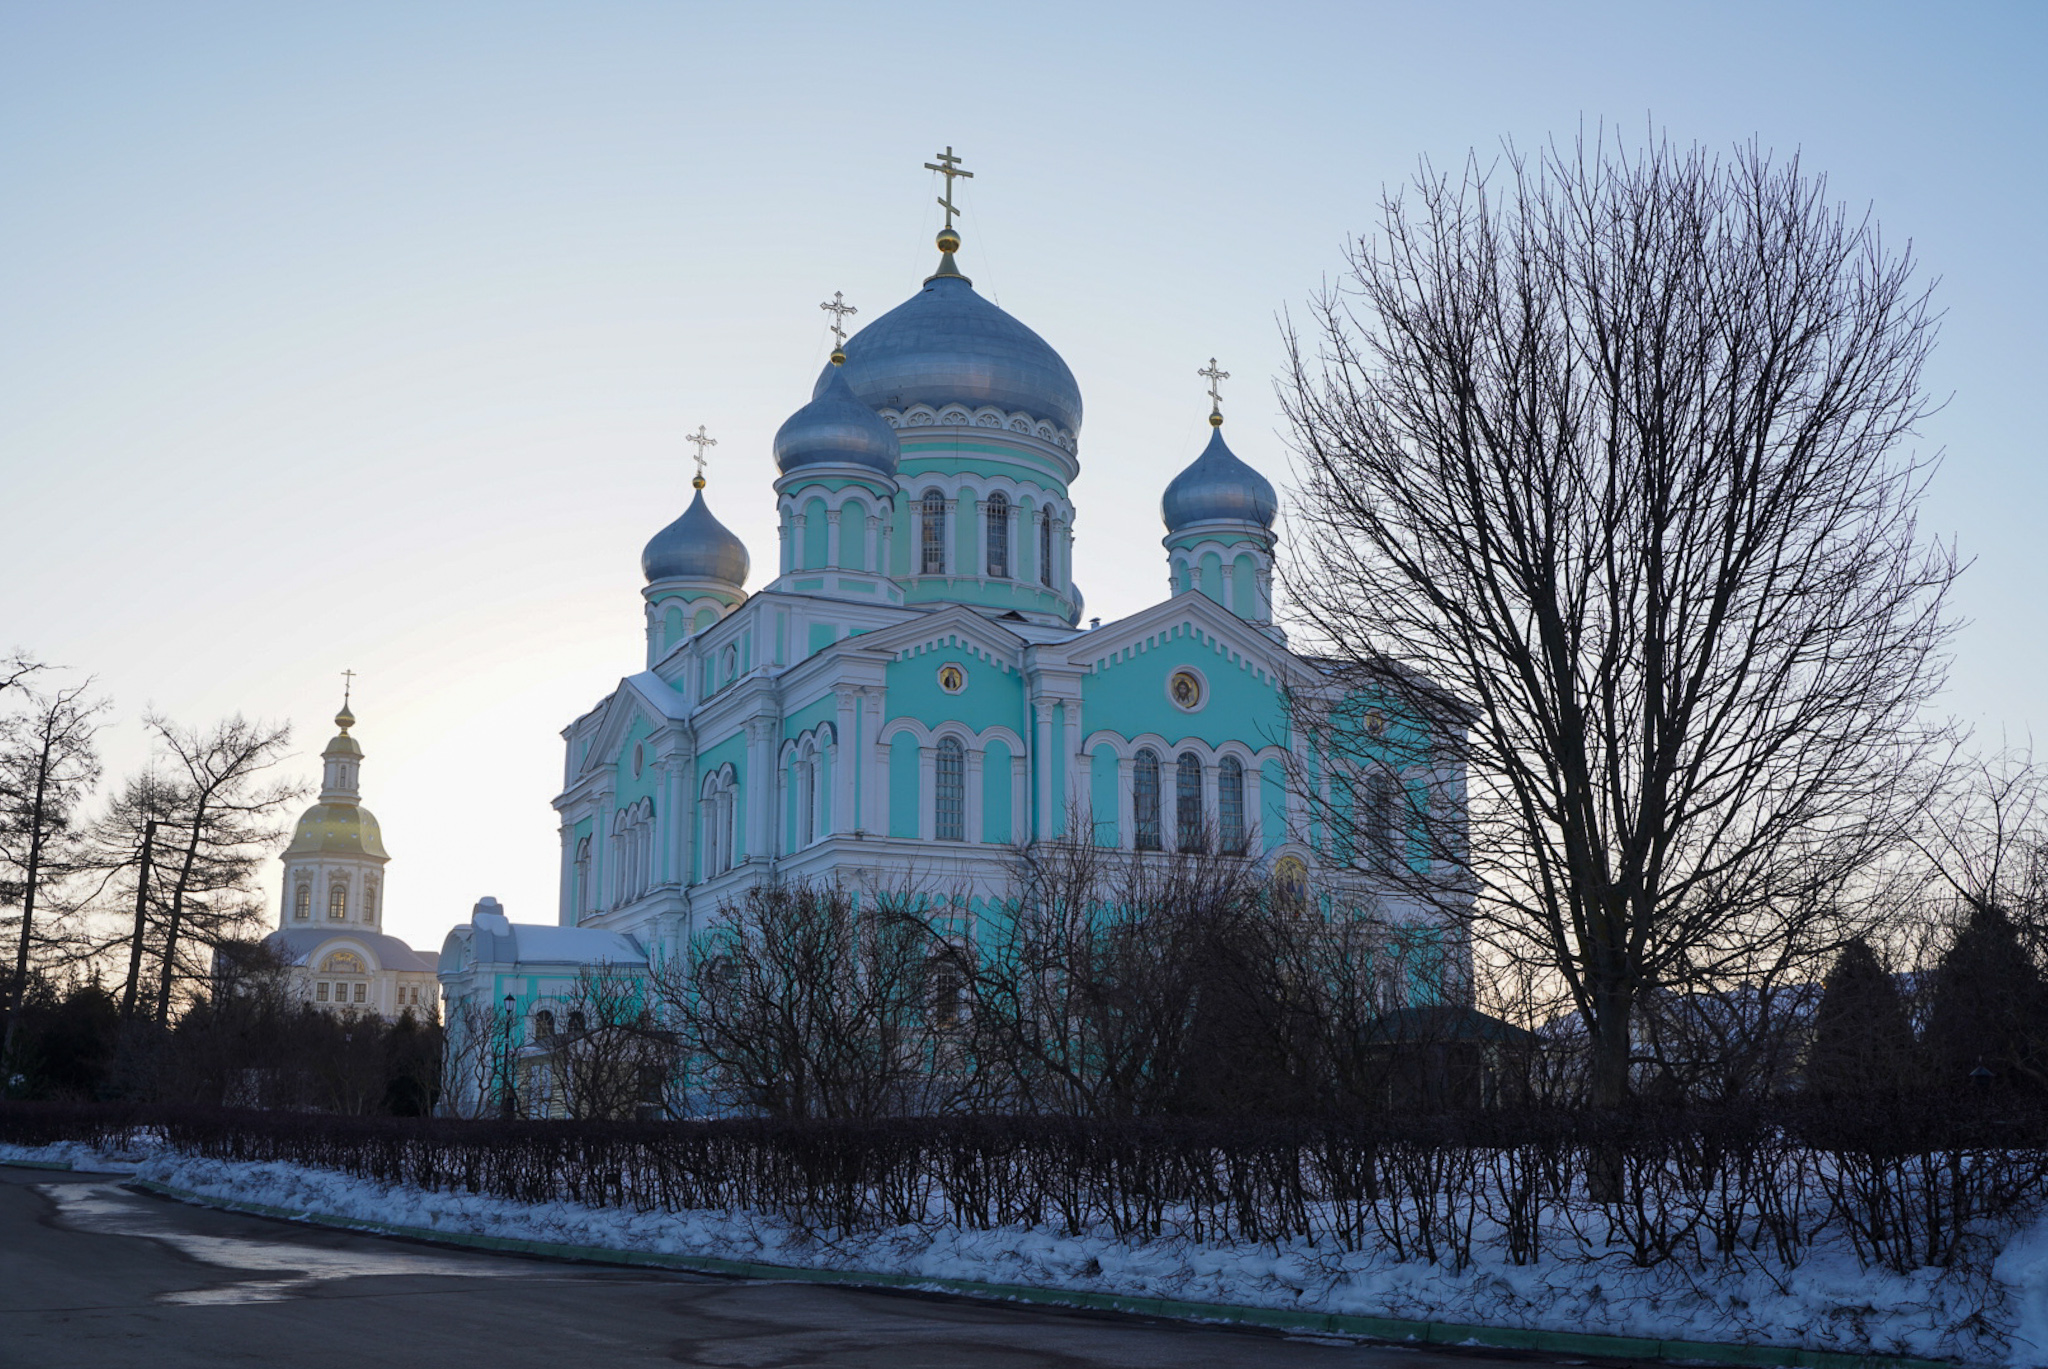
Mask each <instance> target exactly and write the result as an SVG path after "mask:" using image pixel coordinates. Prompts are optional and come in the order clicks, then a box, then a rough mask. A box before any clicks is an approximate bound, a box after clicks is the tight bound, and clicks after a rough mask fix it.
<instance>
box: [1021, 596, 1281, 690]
mask: <svg viewBox="0 0 2048 1369" xmlns="http://www.w3.org/2000/svg"><path fill="white" fill-rule="evenodd" d="M1189 638H1192V639H1194V640H1195V641H1197V642H1199V643H1200V644H1201V645H1203V646H1204V647H1206V648H1208V649H1210V650H1213V651H1215V652H1217V653H1218V654H1220V655H1222V656H1224V657H1225V658H1226V659H1228V660H1229V661H1230V663H1231V664H1232V665H1235V666H1241V667H1243V668H1244V669H1247V670H1249V671H1250V672H1251V673H1252V675H1253V676H1254V677H1255V678H1257V679H1259V680H1260V681H1262V682H1264V683H1266V684H1269V685H1272V686H1274V687H1275V688H1280V687H1283V686H1284V685H1285V684H1286V683H1287V682H1288V681H1289V680H1290V679H1291V678H1292V677H1293V676H1294V675H1295V674H1296V673H1298V667H1297V663H1296V662H1295V659H1294V657H1293V655H1292V654H1291V653H1289V652H1288V650H1287V649H1286V648H1285V647H1283V646H1281V645H1280V644H1279V643H1277V642H1275V641H1274V640H1273V639H1272V638H1271V637H1268V636H1267V635H1266V634H1265V633H1263V632H1261V631H1259V630H1258V629H1257V628H1255V627H1253V626H1252V625H1251V624H1250V623H1247V622H1245V621H1244V620H1243V619H1242V618H1239V617H1238V616H1237V615H1236V614H1234V613H1232V612H1230V611H1229V610H1228V609H1226V608H1224V607H1223V606H1222V605H1220V604H1218V603H1216V602H1215V601H1214V600H1213V599H1210V598H1209V597H1208V596H1207V595H1205V594H1201V593H1199V592H1197V591H1194V590H1189V591H1187V592H1186V593H1183V594H1179V595H1176V596H1174V597H1173V598H1171V599H1169V600H1167V601H1166V602H1165V603H1162V604H1155V605H1153V606H1152V607H1151V608H1148V609H1144V610H1142V611H1140V612H1137V613H1134V614H1132V615H1131V616H1130V617H1128V618H1122V619H1119V620H1117V621H1116V622H1113V623H1105V624H1103V625H1102V626H1101V627H1099V628H1097V629H1095V630H1094V631H1093V632H1088V633H1083V634H1082V635H1081V636H1079V637H1077V638H1075V639H1074V640H1073V641H1072V642H1070V643H1068V644H1067V645H1066V648H1065V650H1064V652H1063V654H1064V655H1065V657H1066V659H1067V660H1068V662H1069V663H1070V664H1072V665H1073V666H1075V667H1077V668H1078V669H1081V670H1084V671H1089V672H1100V671H1104V670H1110V669H1113V668H1114V667H1116V666H1117V665H1120V664H1122V663H1123V662H1125V661H1128V660H1131V659H1133V658H1135V657H1137V656H1139V655H1143V654H1146V653H1148V652H1151V651H1154V650H1158V649H1160V648H1162V647H1165V646H1168V645H1169V644H1171V643H1172V642H1174V641H1177V640H1183V639H1189ZM1052 649H1053V650H1058V648H1052Z"/></svg>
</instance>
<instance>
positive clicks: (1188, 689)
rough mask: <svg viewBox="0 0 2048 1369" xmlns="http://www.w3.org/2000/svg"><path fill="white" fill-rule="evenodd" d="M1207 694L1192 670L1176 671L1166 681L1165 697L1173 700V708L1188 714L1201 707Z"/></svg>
mask: <svg viewBox="0 0 2048 1369" xmlns="http://www.w3.org/2000/svg"><path fill="white" fill-rule="evenodd" d="M1207 693H1208V691H1207V690H1205V689H1204V688H1203V687H1202V677H1201V676H1199V675H1197V674H1195V672H1194V671H1192V670H1176V671H1174V672H1173V674H1172V675H1171V676H1170V677H1169V678H1168V679H1167V681H1166V697H1167V698H1169V699H1171V700H1173V706H1174V707H1175V708H1179V709H1183V710H1185V711H1187V712H1189V713H1192V712H1194V711H1195V710H1196V709H1198V708H1200V707H1201V706H1202V704H1203V702H1204V701H1205V699H1206V696H1207Z"/></svg>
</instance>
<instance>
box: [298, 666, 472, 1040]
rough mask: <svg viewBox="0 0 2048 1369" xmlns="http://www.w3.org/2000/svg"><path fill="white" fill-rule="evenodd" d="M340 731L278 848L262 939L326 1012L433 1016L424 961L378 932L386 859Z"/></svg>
mask: <svg viewBox="0 0 2048 1369" xmlns="http://www.w3.org/2000/svg"><path fill="white" fill-rule="evenodd" d="M355 721H356V720H355V715H354V714H353V713H351V712H349V709H348V704H347V703H346V702H344V703H343V704H342V707H341V712H340V713H338V714H336V715H335V718H334V723H335V726H336V727H338V728H340V729H341V730H340V731H339V732H338V733H337V734H336V735H335V737H334V739H333V740H332V741H330V742H328V743H327V746H326V749H325V750H323V751H322V752H321V755H320V762H321V782H320V801H319V802H318V803H316V804H314V805H313V806H312V807H311V808H308V809H307V810H306V811H305V812H304V813H303V814H302V815H300V817H299V821H298V823H297V825H296V826H294V827H293V829H292V839H291V844H290V845H289V846H287V847H286V848H285V851H284V856H283V861H284V889H283V896H282V898H281V900H280V902H279V906H278V928H277V930H276V931H274V932H272V933H271V934H270V935H269V936H267V937H265V938H264V942H263V944H264V945H265V946H266V947H267V948H269V950H270V951H271V952H272V954H274V955H275V956H276V957H277V958H278V960H279V961H281V962H282V963H283V964H284V965H285V966H286V972H287V976H288V978H287V982H288V984H289V986H290V991H291V993H292V995H293V996H294V997H295V998H297V999H298V1000H299V1001H300V1002H303V1003H309V1004H311V1005H312V1006H314V1007H316V1008H321V1009H325V1010H327V1011H329V1012H354V1013H363V1014H375V1015H377V1016H379V1017H386V1018H393V1019H395V1018H397V1017H399V1016H401V1015H403V1014H405V1013H408V1012H410V1013H412V1014H413V1015H414V1016H416V1017H422V1018H426V1017H432V1016H433V1015H434V1014H435V1012H436V1011H437V1008H438V1003H439V987H440V986H439V981H438V979H437V977H436V973H435V971H436V965H435V962H434V961H433V959H432V958H430V957H428V956H424V955H421V954H420V953H419V952H417V951H415V950H413V949H412V947H410V946H408V945H406V944H405V943H404V942H403V941H400V940H399V939H398V938H397V937H395V936H391V935H389V934H388V933H386V932H385V931H384V871H385V866H387V865H388V864H389V863H390V860H391V857H390V856H389V855H387V854H386V853H385V850H384V834H383V831H382V829H381V828H380V827H379V826H378V823H377V819H376V816H375V815H374V814H372V813H371V812H370V810H369V809H368V808H365V807H364V806H363V803H362V790H361V787H360V786H361V782H362V765H363V748H362V745H361V743H359V742H357V741H356V739H355V738H354V737H352V736H350V735H349V729H350V728H351V727H353V726H354V725H355Z"/></svg>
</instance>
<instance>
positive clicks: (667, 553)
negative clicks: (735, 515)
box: [640, 476, 750, 589]
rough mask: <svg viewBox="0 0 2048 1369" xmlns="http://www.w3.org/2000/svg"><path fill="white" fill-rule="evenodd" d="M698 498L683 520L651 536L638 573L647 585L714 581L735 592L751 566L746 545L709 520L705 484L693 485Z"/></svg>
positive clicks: (723, 526) (701, 480)
mask: <svg viewBox="0 0 2048 1369" xmlns="http://www.w3.org/2000/svg"><path fill="white" fill-rule="evenodd" d="M692 483H693V484H695V485H696V487H697V497H696V498H695V499H692V500H691V501H690V507H689V508H687V509H684V510H683V516H682V517H681V518H678V519H677V520H676V521H675V522H673V523H671V524H669V525H668V526H667V527H665V528H663V529H662V530H661V531H660V532H657V533H656V534H654V537H653V539H652V540H651V541H649V542H648V544H647V550H645V551H643V552H641V553H640V570H641V572H642V573H643V574H645V575H646V576H647V581H648V583H649V584H652V583H654V582H655V581H656V580H716V581H718V582H720V583H721V584H727V585H731V586H732V587H733V588H734V589H738V588H739V587H740V586H742V585H744V584H745V583H746V582H747V567H748V565H749V564H750V561H749V558H748V556H747V548H746V544H745V543H744V542H742V541H740V539H739V538H737V537H735V536H733V534H732V529H730V528H728V527H726V526H725V524H723V523H721V522H719V521H718V520H717V519H716V518H713V517H712V516H711V510H710V509H709V508H708V507H707V506H706V505H705V503H704V480H703V478H702V477H701V476H700V477H698V479H696V480H695V481H693V482H692Z"/></svg>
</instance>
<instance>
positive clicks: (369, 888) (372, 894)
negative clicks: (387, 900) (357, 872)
mask: <svg viewBox="0 0 2048 1369" xmlns="http://www.w3.org/2000/svg"><path fill="white" fill-rule="evenodd" d="M376 920H377V885H376V883H375V882H374V881H372V882H371V883H368V884H365V885H364V886H363V921H365V922H375V921H376Z"/></svg>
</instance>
